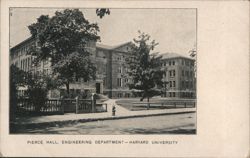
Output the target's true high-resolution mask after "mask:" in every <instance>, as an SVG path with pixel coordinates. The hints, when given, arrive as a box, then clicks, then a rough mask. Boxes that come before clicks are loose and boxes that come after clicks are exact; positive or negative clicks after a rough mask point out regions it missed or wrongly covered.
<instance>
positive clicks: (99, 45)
mask: <svg viewBox="0 0 250 158" xmlns="http://www.w3.org/2000/svg"><path fill="white" fill-rule="evenodd" d="M130 43H131V42H126V43H122V44H119V45H115V46H109V45H105V44H101V43H96V47H97V48H101V49H107V50H114V49H117V48H120V47H122V46H125V45H127V44H130Z"/></svg>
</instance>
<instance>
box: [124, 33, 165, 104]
mask: <svg viewBox="0 0 250 158" xmlns="http://www.w3.org/2000/svg"><path fill="white" fill-rule="evenodd" d="M156 45H158V43H156V42H155V40H153V41H151V42H150V36H149V35H148V34H145V33H141V32H140V31H139V36H138V39H134V46H133V47H132V56H131V58H130V59H128V60H127V62H128V65H129V70H130V71H129V72H128V74H129V76H130V77H131V78H132V83H131V84H129V88H130V89H135V90H137V91H140V92H141V93H142V98H141V99H140V100H141V101H143V99H144V98H147V101H148V102H149V98H150V97H153V96H155V95H159V94H160V93H161V91H160V90H159V88H158V87H162V83H163V82H162V77H163V73H164V71H162V70H161V58H162V57H161V56H159V55H157V54H155V53H153V54H152V53H151V54H150V52H151V51H152V50H154V48H155V46H156ZM148 108H149V104H148Z"/></svg>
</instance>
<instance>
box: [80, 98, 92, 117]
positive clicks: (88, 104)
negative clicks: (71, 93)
mask: <svg viewBox="0 0 250 158" xmlns="http://www.w3.org/2000/svg"><path fill="white" fill-rule="evenodd" d="M92 106H93V100H90V99H79V100H78V102H77V105H76V113H77V114H79V113H91V112H94V111H93V110H92Z"/></svg>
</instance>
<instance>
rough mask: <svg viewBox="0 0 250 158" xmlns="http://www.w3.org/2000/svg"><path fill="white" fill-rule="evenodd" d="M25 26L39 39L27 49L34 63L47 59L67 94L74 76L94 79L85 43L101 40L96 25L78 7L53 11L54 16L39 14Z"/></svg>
mask: <svg viewBox="0 0 250 158" xmlns="http://www.w3.org/2000/svg"><path fill="white" fill-rule="evenodd" d="M28 28H29V30H30V33H31V35H32V37H34V38H36V39H37V41H38V42H37V45H36V46H35V47H33V48H32V49H31V51H30V54H32V55H34V56H35V57H36V58H35V63H38V62H41V61H43V60H47V59H50V61H51V64H52V72H53V75H54V76H55V77H56V79H57V80H58V81H61V83H63V84H65V86H66V88H67V93H68V94H69V88H70V87H69V85H70V83H71V82H73V81H75V79H78V78H83V79H84V80H85V81H88V80H90V79H95V72H96V67H95V66H94V64H93V63H92V62H91V60H90V58H89V57H90V52H89V49H88V48H87V45H88V44H90V43H91V42H96V41H97V40H99V39H100V37H99V36H98V35H97V34H98V32H99V27H98V25H97V24H96V23H90V22H89V21H88V20H87V19H85V17H84V15H83V13H82V12H81V11H79V9H72V10H71V9H65V10H64V11H56V12H55V15H54V16H53V17H49V16H48V15H41V16H40V17H39V18H38V19H37V22H36V23H33V24H31V25H29V26H28Z"/></svg>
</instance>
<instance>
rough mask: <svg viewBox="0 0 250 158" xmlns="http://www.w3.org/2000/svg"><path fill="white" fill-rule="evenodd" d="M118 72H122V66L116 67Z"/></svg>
mask: <svg viewBox="0 0 250 158" xmlns="http://www.w3.org/2000/svg"><path fill="white" fill-rule="evenodd" d="M118 72H119V73H120V74H121V73H122V67H120V66H119V67H118Z"/></svg>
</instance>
